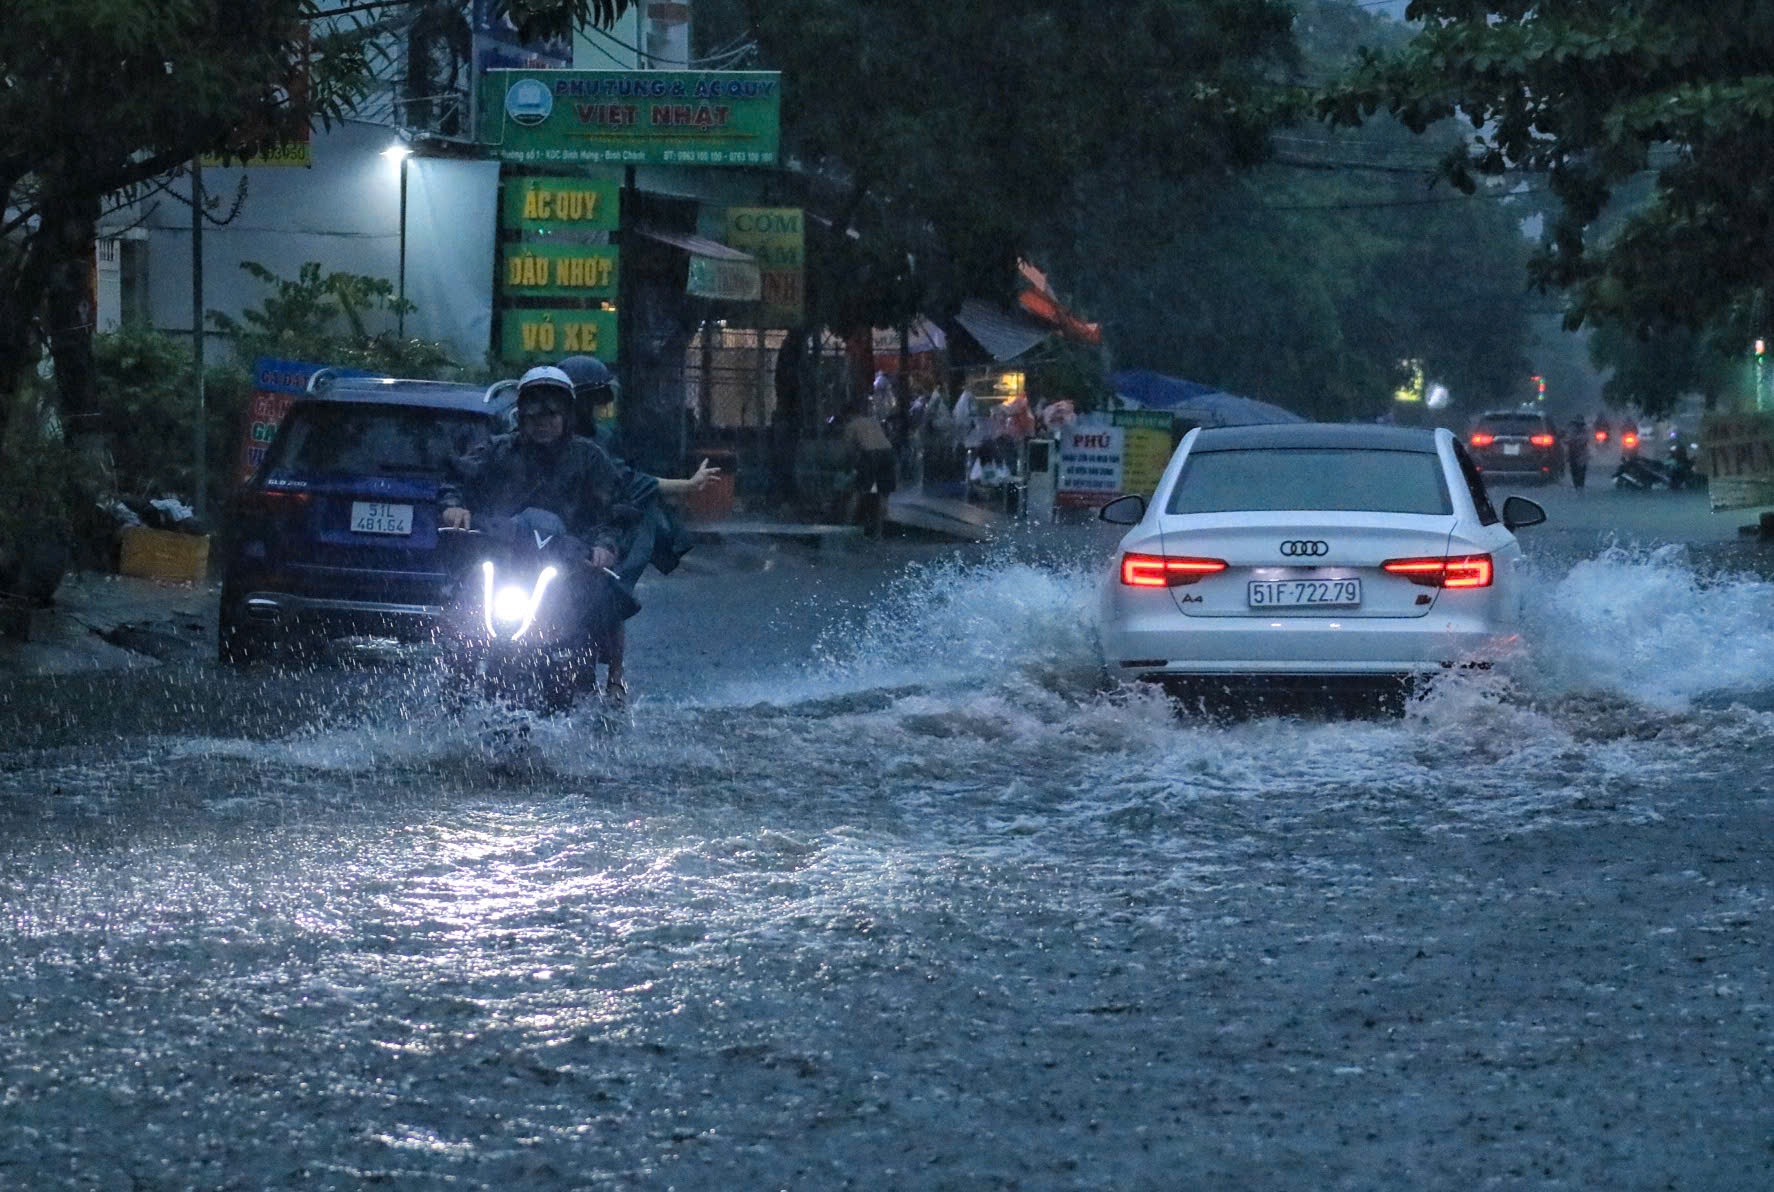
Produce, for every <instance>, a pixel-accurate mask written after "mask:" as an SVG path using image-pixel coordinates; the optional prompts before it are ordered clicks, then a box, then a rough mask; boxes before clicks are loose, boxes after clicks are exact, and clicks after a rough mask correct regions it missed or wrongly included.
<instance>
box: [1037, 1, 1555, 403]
mask: <svg viewBox="0 0 1774 1192" xmlns="http://www.w3.org/2000/svg"><path fill="white" fill-rule="evenodd" d="M1295 28H1296V31H1297V33H1298V36H1299V38H1300V45H1299V55H1298V63H1299V66H1298V72H1299V73H1298V76H1297V77H1298V79H1299V80H1300V82H1301V85H1302V86H1311V85H1313V84H1315V83H1316V81H1317V80H1319V79H1322V78H1328V77H1330V76H1331V75H1332V74H1334V73H1335V72H1338V71H1340V70H1342V69H1345V68H1346V67H1347V65H1348V64H1349V63H1350V62H1351V61H1352V60H1353V58H1354V55H1355V53H1356V49H1357V47H1358V46H1361V45H1364V44H1365V45H1373V44H1376V43H1381V42H1383V41H1384V40H1386V39H1388V38H1402V36H1403V34H1402V31H1401V30H1400V29H1399V27H1398V26H1397V25H1395V24H1394V23H1392V22H1389V21H1382V20H1380V19H1377V18H1375V17H1373V16H1371V15H1369V14H1365V13H1363V12H1362V11H1361V10H1359V9H1357V8H1355V7H1353V6H1351V5H1348V4H1345V3H1341V2H1339V0H1311V2H1307V3H1303V4H1302V5H1301V8H1300V13H1299V16H1298V19H1297V21H1296V25H1295ZM1306 112H1307V113H1308V115H1309V109H1306ZM1448 136H1449V134H1448V132H1447V130H1446V129H1437V130H1435V131H1433V132H1432V133H1431V134H1430V140H1431V144H1430V145H1428V146H1426V145H1425V144H1424V143H1423V142H1422V141H1421V140H1420V139H1418V138H1417V137H1415V136H1413V135H1412V134H1411V133H1409V132H1408V131H1406V130H1405V129H1404V128H1402V127H1401V126H1399V125H1398V124H1396V123H1394V122H1392V121H1390V120H1376V121H1373V122H1371V123H1370V124H1369V125H1368V126H1367V127H1365V128H1363V129H1361V130H1359V131H1358V132H1348V131H1335V130H1329V129H1325V128H1323V127H1321V126H1319V125H1317V124H1316V123H1311V122H1308V123H1305V124H1303V125H1302V126H1299V127H1291V128H1282V129H1279V130H1277V132H1276V133H1275V134H1274V138H1273V146H1274V152H1273V155H1272V157H1271V159H1270V160H1269V161H1268V162H1267V163H1266V164H1264V165H1261V166H1258V167H1256V168H1254V169H1252V170H1248V171H1241V172H1238V173H1225V174H1210V175H1206V176H1201V177H1197V178H1194V179H1188V180H1183V181H1177V180H1171V179H1166V178H1162V177H1153V176H1150V175H1146V174H1142V173H1139V172H1134V173H1131V174H1129V175H1128V177H1127V179H1126V180H1125V181H1124V183H1123V184H1122V185H1120V186H1119V187H1113V188H1111V187H1103V188H1101V189H1100V190H1099V191H1098V196H1097V198H1096V201H1095V202H1094V203H1093V205H1092V206H1091V208H1090V210H1089V212H1088V214H1087V216H1086V217H1085V218H1084V219H1083V220H1081V221H1080V223H1079V224H1078V226H1077V229H1076V234H1075V237H1074V239H1073V242H1072V248H1071V251H1070V252H1069V253H1067V254H1065V256H1066V261H1065V264H1064V266H1063V267H1062V270H1061V271H1062V272H1063V273H1065V274H1066V275H1068V276H1073V277H1076V278H1078V279H1079V281H1078V284H1079V287H1080V290H1081V297H1082V300H1083V301H1084V303H1085V305H1086V306H1087V308H1088V309H1089V310H1090V311H1091V312H1092V315H1093V316H1094V317H1098V318H1100V319H1101V320H1102V321H1103V324H1104V330H1105V335H1106V336H1107V338H1108V341H1109V343H1110V345H1111V347H1112V348H1113V350H1114V354H1115V357H1116V359H1117V360H1118V361H1120V362H1122V364H1123V365H1124V366H1127V367H1136V366H1137V367H1145V368H1153V369H1156V370H1158V371H1161V372H1168V373H1173V374H1176V375H1180V376H1184V377H1188V378H1190V379H1192V380H1196V381H1200V382H1204V383H1208V384H1213V385H1218V386H1220V387H1222V388H1225V389H1229V390H1232V391H1235V392H1240V393H1246V394H1249V395H1251V396H1254V397H1260V398H1264V399H1267V400H1270V401H1275V402H1279V403H1280V404H1282V405H1285V406H1287V407H1289V408H1291V409H1294V410H1297V411H1299V412H1301V413H1307V414H1311V415H1314V416H1317V417H1322V418H1328V419H1341V418H1351V417H1356V418H1371V417H1374V416H1376V415H1379V414H1381V413H1383V412H1384V411H1386V410H1387V409H1389V408H1390V407H1391V406H1392V394H1393V392H1394V391H1395V390H1396V389H1397V388H1399V386H1400V385H1401V384H1402V383H1404V382H1405V380H1406V379H1407V377H1408V376H1409V375H1410V374H1411V372H1412V370H1413V368H1414V367H1415V366H1419V365H1420V367H1421V368H1422V370H1423V372H1424V374H1425V375H1426V377H1427V378H1428V379H1429V380H1430V381H1432V382H1438V383H1440V384H1443V385H1445V386H1447V387H1448V389H1449V390H1450V391H1451V393H1452V394H1453V396H1454V399H1455V402H1456V403H1457V404H1458V405H1459V406H1462V407H1464V408H1467V409H1474V408H1482V407H1483V406H1486V405H1491V404H1494V403H1496V402H1499V401H1506V400H1510V399H1511V398H1513V397H1514V396H1515V395H1516V394H1517V393H1519V392H1520V391H1521V387H1522V385H1523V384H1524V383H1525V380H1526V377H1527V375H1528V374H1529V372H1530V371H1531V369H1530V368H1529V366H1528V364H1527V362H1526V360H1525V347H1526V344H1527V341H1528V336H1529V333H1528V322H1527V315H1526V313H1525V311H1524V302H1523V299H1524V296H1525V289H1526V285H1525V279H1524V276H1523V269H1524V265H1525V262H1526V259H1527V255H1528V247H1529V246H1528V243H1527V241H1526V240H1524V238H1523V236H1522V234H1521V232H1520V230H1519V222H1520V220H1521V219H1522V218H1523V215H1524V212H1523V211H1522V210H1521V209H1520V207H1519V205H1518V204H1517V203H1516V202H1513V201H1505V200H1502V199H1499V198H1496V197H1494V196H1488V195H1485V196H1475V197H1472V198H1466V197H1464V196H1460V195H1457V194H1455V195H1450V194H1449V193H1448V192H1447V191H1445V190H1443V191H1442V192H1440V193H1436V192H1433V191H1431V190H1430V189H1429V182H1430V180H1431V178H1432V177H1433V172H1434V164H1435V160H1436V157H1435V150H1434V148H1433V146H1434V145H1436V144H1440V145H1446V144H1447V142H1448Z"/></svg>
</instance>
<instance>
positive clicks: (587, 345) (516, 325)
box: [499, 309, 616, 364]
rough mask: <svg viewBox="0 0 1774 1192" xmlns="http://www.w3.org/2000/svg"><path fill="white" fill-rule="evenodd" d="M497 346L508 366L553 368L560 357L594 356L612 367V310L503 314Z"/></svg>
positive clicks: (521, 311) (613, 344)
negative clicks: (500, 349) (521, 365)
mask: <svg viewBox="0 0 1774 1192" xmlns="http://www.w3.org/2000/svg"><path fill="white" fill-rule="evenodd" d="M499 343H500V344H501V345H502V347H503V351H502V353H501V355H502V358H503V359H504V360H505V362H506V363H508V364H553V363H554V362H555V361H557V360H559V359H560V358H561V357H562V356H596V357H597V358H598V359H599V360H602V361H603V362H604V363H605V364H614V363H616V312H615V311H613V310H564V309H556V310H507V311H502V312H500V316H499Z"/></svg>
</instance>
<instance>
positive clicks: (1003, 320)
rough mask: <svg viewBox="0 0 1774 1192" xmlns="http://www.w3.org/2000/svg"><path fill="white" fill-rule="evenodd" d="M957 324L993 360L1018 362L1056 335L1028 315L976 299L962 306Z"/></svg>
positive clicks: (956, 315)
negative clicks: (1035, 347)
mask: <svg viewBox="0 0 1774 1192" xmlns="http://www.w3.org/2000/svg"><path fill="white" fill-rule="evenodd" d="M955 322H957V323H959V324H961V326H962V328H963V329H965V330H966V332H967V334H969V335H971V336H972V337H973V338H974V340H975V341H977V342H978V344H979V346H980V347H982V348H984V349H985V350H986V351H987V352H989V353H991V356H992V358H993V359H994V360H1000V361H1005V360H1015V359H1016V358H1017V357H1018V356H1021V355H1022V354H1023V353H1024V352H1026V351H1028V350H1029V349H1030V348H1032V347H1034V346H1035V345H1036V344H1038V343H1040V342H1041V341H1042V340H1044V339H1046V338H1047V337H1048V336H1050V335H1052V334H1053V331H1052V329H1051V328H1048V327H1043V326H1042V325H1041V324H1039V323H1037V322H1035V321H1034V320H1033V319H1030V318H1028V317H1027V316H1025V315H1021V314H1018V313H1017V312H1015V311H1010V310H1005V309H1003V308H1002V307H997V306H993V305H992V304H991V303H989V302H981V301H980V300H979V299H977V298H969V299H967V300H966V301H964V302H962V303H961V309H960V310H959V311H957V312H956V314H955Z"/></svg>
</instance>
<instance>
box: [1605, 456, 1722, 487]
mask: <svg viewBox="0 0 1774 1192" xmlns="http://www.w3.org/2000/svg"><path fill="white" fill-rule="evenodd" d="M1705 482H1706V481H1705V477H1703V476H1701V475H1700V473H1699V472H1697V471H1695V470H1694V464H1693V461H1691V460H1690V459H1689V458H1688V455H1687V452H1685V451H1683V452H1680V453H1677V454H1675V455H1672V456H1671V457H1670V459H1669V460H1668V462H1664V461H1662V460H1655V459H1647V458H1646V457H1644V456H1642V455H1629V456H1622V457H1621V460H1620V466H1619V467H1617V468H1615V469H1614V487H1615V488H1619V489H1628V490H1632V491H1637V492H1654V491H1669V492H1675V491H1679V490H1681V489H1687V488H1698V487H1699V486H1700V485H1702V484H1704V483H1705Z"/></svg>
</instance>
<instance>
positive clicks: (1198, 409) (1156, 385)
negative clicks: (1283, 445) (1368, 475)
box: [1109, 369, 1306, 426]
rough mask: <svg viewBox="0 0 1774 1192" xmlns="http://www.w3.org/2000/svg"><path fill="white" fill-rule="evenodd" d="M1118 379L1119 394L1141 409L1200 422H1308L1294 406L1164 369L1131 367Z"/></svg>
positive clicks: (1116, 392)
mask: <svg viewBox="0 0 1774 1192" xmlns="http://www.w3.org/2000/svg"><path fill="white" fill-rule="evenodd" d="M1109 379H1110V380H1111V381H1113V382H1114V383H1115V396H1117V397H1119V398H1120V399H1121V400H1122V401H1123V402H1124V403H1125V404H1127V405H1129V406H1132V407H1133V408H1135V409H1139V410H1162V411H1164V412H1165V413H1167V414H1174V415H1176V416H1177V417H1179V418H1187V419H1188V420H1189V421H1191V422H1194V423H1196V424H1198V425H1200V426H1257V425H1261V424H1264V423H1270V422H1304V421H1306V419H1304V418H1302V417H1300V416H1299V415H1298V414H1296V413H1294V412H1293V411H1292V410H1284V409H1282V408H1281V407H1280V406H1275V405H1270V404H1269V403H1268V402H1266V401H1258V400H1257V399H1256V398H1254V397H1240V396H1238V395H1237V394H1236V393H1227V392H1226V391H1225V390H1223V389H1215V388H1214V387H1213V386H1212V385H1203V384H1201V382H1199V381H1185V380H1183V379H1182V378H1180V377H1167V376H1165V375H1164V374H1163V373H1155V372H1147V371H1145V370H1144V369H1130V370H1128V371H1126V372H1118V373H1116V374H1115V375H1114V376H1112V377H1110V378H1109Z"/></svg>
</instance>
